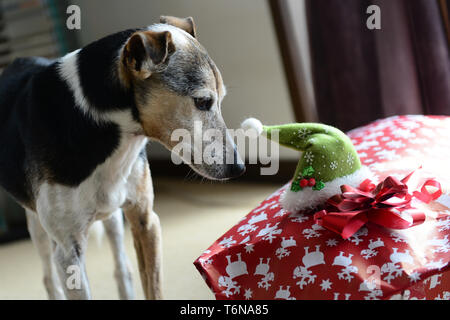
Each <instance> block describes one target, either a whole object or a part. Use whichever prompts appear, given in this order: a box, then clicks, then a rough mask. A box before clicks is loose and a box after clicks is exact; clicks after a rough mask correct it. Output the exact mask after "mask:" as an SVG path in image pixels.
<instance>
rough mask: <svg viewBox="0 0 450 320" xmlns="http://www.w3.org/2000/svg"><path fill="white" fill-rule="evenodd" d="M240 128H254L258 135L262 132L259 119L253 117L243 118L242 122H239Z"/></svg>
mask: <svg viewBox="0 0 450 320" xmlns="http://www.w3.org/2000/svg"><path fill="white" fill-rule="evenodd" d="M241 128H242V129H244V130H245V131H247V130H249V129H251V130H255V131H256V133H257V134H258V136H259V135H260V134H261V133H262V132H263V125H262V123H261V121H259V120H258V119H255V118H248V119H245V120H244V122H242V123H241Z"/></svg>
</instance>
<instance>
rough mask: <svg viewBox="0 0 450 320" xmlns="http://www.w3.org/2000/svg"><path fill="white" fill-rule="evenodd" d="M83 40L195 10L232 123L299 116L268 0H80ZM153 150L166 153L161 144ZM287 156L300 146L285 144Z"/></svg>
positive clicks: (279, 120)
mask: <svg viewBox="0 0 450 320" xmlns="http://www.w3.org/2000/svg"><path fill="white" fill-rule="evenodd" d="M71 2H72V3H73V4H77V5H79V6H80V8H81V25H82V29H81V31H78V37H79V39H80V41H81V44H82V45H85V44H87V43H89V42H91V41H93V40H95V39H98V38H100V37H102V36H105V35H107V34H109V33H112V32H115V31H119V30H122V29H126V28H130V27H138V26H145V25H149V24H152V23H155V22H158V21H159V16H160V15H173V16H180V17H185V16H192V17H194V20H195V22H196V25H197V32H198V38H199V40H200V42H201V43H202V44H203V45H204V46H205V47H206V48H207V50H208V52H209V54H210V55H211V57H212V58H213V60H214V61H215V62H216V64H217V66H218V67H219V69H221V72H222V75H223V78H224V81H225V84H226V85H227V89H228V95H227V97H226V98H225V100H224V102H223V115H224V118H225V121H226V122H227V125H228V127H229V128H237V127H239V124H240V122H241V121H242V120H244V119H245V118H246V117H249V116H254V117H257V118H259V119H261V120H262V121H263V122H264V123H267V124H278V123H286V122H292V121H294V114H293V111H292V109H291V106H290V101H289V95H288V92H287V86H286V83H285V78H284V74H283V67H282V64H281V60H280V54H279V51H278V47H277V42H276V38H275V31H274V29H273V25H272V20H271V16H270V12H269V6H268V4H267V2H266V1H265V0H245V1H242V0H226V1H225V0H221V1H217V0H215V1H212V0H210V1H204V0H152V1H148V0H128V1H123V0H96V1H92V0H77V1H71ZM151 149H152V150H151V151H150V156H151V157H153V158H155V157H167V156H168V153H167V152H163V151H162V150H161V148H159V147H153V146H152V148H151ZM280 151H281V157H282V158H284V159H297V157H298V154H297V153H296V152H295V151H291V150H286V149H280Z"/></svg>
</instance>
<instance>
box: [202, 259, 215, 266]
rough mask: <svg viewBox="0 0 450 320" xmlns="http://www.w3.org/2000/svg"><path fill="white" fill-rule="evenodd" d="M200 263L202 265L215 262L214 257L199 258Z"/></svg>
mask: <svg viewBox="0 0 450 320" xmlns="http://www.w3.org/2000/svg"><path fill="white" fill-rule="evenodd" d="M199 261H200V263H201V264H202V266H205V265H207V264H212V263H213V259H211V258H209V259H199Z"/></svg>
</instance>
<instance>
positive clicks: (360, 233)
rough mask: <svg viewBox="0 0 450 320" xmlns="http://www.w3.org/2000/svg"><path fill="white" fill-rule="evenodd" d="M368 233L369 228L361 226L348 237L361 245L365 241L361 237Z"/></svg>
mask: <svg viewBox="0 0 450 320" xmlns="http://www.w3.org/2000/svg"><path fill="white" fill-rule="evenodd" d="M368 234H369V230H368V229H367V228H361V229H359V230H358V231H356V232H355V233H354V234H353V235H352V236H351V237H350V238H348V240H349V241H351V242H353V243H354V244H356V245H359V243H360V242H362V241H363V239H361V238H360V237H364V236H367V235H368Z"/></svg>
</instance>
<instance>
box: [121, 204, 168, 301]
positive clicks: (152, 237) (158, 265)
mask: <svg viewBox="0 0 450 320" xmlns="http://www.w3.org/2000/svg"><path fill="white" fill-rule="evenodd" d="M124 211H125V215H126V217H127V219H128V221H129V222H130V225H131V231H132V233H133V240H134V247H135V249H136V256H137V259H138V263H139V272H140V275H141V282H142V288H143V290H144V294H145V297H146V299H152V300H153V299H162V292H161V291H162V290H161V286H162V283H161V282H162V257H161V250H162V248H161V227H160V223H159V217H158V216H157V215H156V213H155V212H153V211H152V210H151V209H150V208H148V209H147V210H142V209H140V208H139V206H133V207H128V206H127V207H125V208H124Z"/></svg>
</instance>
